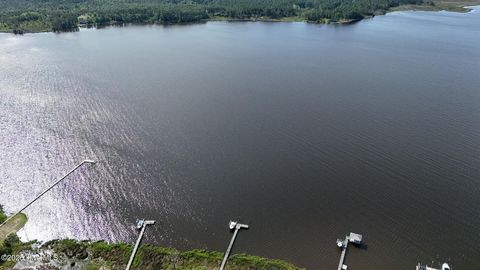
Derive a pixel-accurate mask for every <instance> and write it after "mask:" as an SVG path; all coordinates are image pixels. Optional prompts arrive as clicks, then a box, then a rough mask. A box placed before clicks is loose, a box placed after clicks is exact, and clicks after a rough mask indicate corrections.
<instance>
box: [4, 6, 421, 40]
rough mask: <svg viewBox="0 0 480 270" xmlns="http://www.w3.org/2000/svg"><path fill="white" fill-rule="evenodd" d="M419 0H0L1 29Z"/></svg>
mask: <svg viewBox="0 0 480 270" xmlns="http://www.w3.org/2000/svg"><path fill="white" fill-rule="evenodd" d="M421 2H422V0H102V1H98V0H0V31H2V32H14V33H23V32H41V31H55V32H63V31H75V30H77V29H78V25H92V26H101V25H110V24H125V23H160V24H177V23H190V22H199V21H202V20H207V19H211V18H219V17H223V18H228V19H257V18H268V19H281V18H286V17H293V16H296V17H299V18H303V19H304V20H307V21H311V22H325V21H333V22H335V21H342V20H346V21H348V20H359V19H362V18H364V17H366V16H373V15H375V14H380V13H384V12H385V11H386V10H388V9H389V8H391V7H394V6H398V5H402V4H419V3H421Z"/></svg>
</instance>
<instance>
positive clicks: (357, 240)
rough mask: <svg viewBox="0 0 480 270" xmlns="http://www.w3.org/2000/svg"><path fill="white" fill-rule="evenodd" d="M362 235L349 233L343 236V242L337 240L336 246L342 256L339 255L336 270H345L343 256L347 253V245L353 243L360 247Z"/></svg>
mask: <svg viewBox="0 0 480 270" xmlns="http://www.w3.org/2000/svg"><path fill="white" fill-rule="evenodd" d="M362 238H363V237H362V235H361V234H358V233H352V232H351V233H350V234H349V235H347V236H345V240H341V239H337V246H338V247H339V248H341V249H342V254H341V255H340V261H339V262H338V268H337V270H346V269H347V265H346V264H345V263H344V262H345V255H346V253H347V248H348V243H353V244H357V245H360V244H362Z"/></svg>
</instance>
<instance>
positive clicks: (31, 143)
mask: <svg viewBox="0 0 480 270" xmlns="http://www.w3.org/2000/svg"><path fill="white" fill-rule="evenodd" d="M479 70H480V12H472V13H468V14H455V13H447V12H431V13H428V12H395V13H391V14H388V15H386V16H379V17H375V18H374V19H371V20H366V21H363V22H360V23H357V24H354V25H349V26H334V25H309V24H304V23H260V22H257V23H222V22H211V23H206V24H199V25H190V26H170V27H161V26H131V27H125V28H107V29H102V30H92V29H91V30H81V31H80V32H78V33H67V34H59V35H56V34H52V33H47V34H33V35H32V34H29V35H24V36H13V35H9V34H1V35H0V120H1V121H0V139H1V144H0V168H1V169H0V184H1V187H2V188H1V189H0V196H1V197H0V203H1V204H3V205H5V207H6V209H7V210H8V211H11V212H13V211H15V210H16V209H18V208H20V206H21V205H22V204H24V203H26V202H27V201H28V200H29V199H31V198H33V197H34V195H36V194H37V193H39V192H40V191H42V189H43V188H44V187H46V186H47V185H48V184H49V183H51V182H53V180H54V179H55V178H57V177H59V176H61V175H62V174H63V173H64V172H66V171H68V170H69V169H70V168H71V167H73V166H74V165H75V164H76V163H78V162H79V161H81V160H82V159H84V158H93V159H96V160H99V161H100V162H99V163H98V164H96V165H94V166H84V167H83V168H82V169H80V170H78V171H77V172H76V173H75V174H74V175H72V176H71V177H69V178H68V180H66V181H65V182H63V183H62V184H61V185H59V186H58V187H56V188H55V189H53V190H52V191H51V192H50V193H48V194H47V195H46V196H45V197H44V198H42V199H41V200H40V201H38V202H37V203H36V204H34V205H32V207H31V208H29V209H28V210H27V211H26V213H27V214H28V215H29V218H30V220H29V222H28V224H27V226H26V227H25V229H24V230H23V232H22V237H23V238H24V239H41V240H46V239H52V238H60V237H62V238H63V237H71V238H78V239H87V238H91V239H107V240H109V241H128V242H133V241H134V239H135V237H136V232H135V230H134V227H133V223H134V221H135V219H136V218H141V217H145V218H153V219H156V220H157V221H158V223H157V225H155V226H154V227H150V228H149V229H148V231H147V235H146V239H145V241H146V242H147V243H156V244H160V245H164V246H174V247H176V248H179V249H190V248H209V249H214V250H224V249H225V247H226V245H227V243H228V240H229V238H230V234H229V232H228V230H227V222H228V221H229V220H230V219H240V220H241V221H243V222H245V223H248V224H249V225H250V226H251V229H250V230H249V231H242V232H241V233H240V235H239V238H238V242H237V243H238V244H237V245H236V246H235V250H234V252H246V253H253V254H257V255H261V256H267V257H272V258H281V259H285V260H288V261H290V262H292V263H295V264H298V265H300V266H303V267H307V268H309V269H334V267H336V265H337V262H338V258H339V251H338V249H337V248H336V246H335V239H336V238H337V237H343V236H344V235H345V234H346V233H348V232H350V231H354V232H358V233H362V234H363V235H364V238H365V240H366V243H367V245H368V248H367V249H366V250H362V249H351V250H350V251H349V253H348V255H347V262H348V264H349V265H350V267H351V268H352V269H359V270H366V269H414V266H415V265H416V263H417V262H419V261H421V262H428V263H430V262H432V261H435V263H437V262H443V261H447V262H449V263H450V264H451V265H452V266H453V267H454V269H480V244H479V243H480V76H479V75H480V73H479Z"/></svg>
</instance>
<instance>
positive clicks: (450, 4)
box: [0, 0, 480, 34]
mask: <svg viewBox="0 0 480 270" xmlns="http://www.w3.org/2000/svg"><path fill="white" fill-rule="evenodd" d="M474 6H480V0H462V1H454V0H432V1H427V2H425V3H424V4H419V5H415V4H408V5H400V6H397V7H391V8H389V9H388V10H385V11H384V12H379V13H377V14H375V15H373V16H367V17H364V18H359V19H342V20H338V21H336V20H330V19H321V20H319V21H310V20H307V19H305V18H303V17H301V16H292V17H282V18H270V17H252V18H233V17H222V16H214V17H212V18H208V19H202V20H199V21H196V22H185V23H167V24H160V23H123V24H120V23H107V24H104V25H87V24H78V29H75V30H72V31H64V32H76V31H78V30H79V29H80V28H95V29H101V28H105V27H110V26H129V25H187V24H201V23H206V22H304V23H312V24H338V25H348V24H352V23H356V22H359V21H362V20H364V19H370V18H373V17H374V16H381V15H385V14H387V13H391V12H396V11H448V12H460V13H467V12H470V11H472V10H473V9H472V8H471V7H474ZM50 32H54V31H52V30H51V29H45V30H39V31H26V32H21V33H16V32H15V31H13V32H12V30H11V29H2V27H0V33H10V34H24V33H25V34H27V33H28V34H34V33H50Z"/></svg>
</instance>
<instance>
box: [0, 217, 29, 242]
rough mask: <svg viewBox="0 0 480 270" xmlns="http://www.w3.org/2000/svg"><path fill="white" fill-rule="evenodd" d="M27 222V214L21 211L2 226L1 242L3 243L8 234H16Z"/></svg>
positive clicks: (0, 230) (0, 231) (0, 232)
mask: <svg viewBox="0 0 480 270" xmlns="http://www.w3.org/2000/svg"><path fill="white" fill-rule="evenodd" d="M2 214H3V213H2ZM2 222H3V221H2ZM25 223H27V215H25V214H23V213H20V214H18V215H16V216H14V217H13V218H12V219H10V220H9V221H8V222H7V223H5V224H4V225H2V226H1V227H0V243H3V241H4V240H5V239H7V236H8V235H10V234H16V233H17V232H18V231H19V230H20V229H21V228H23V226H25Z"/></svg>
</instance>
